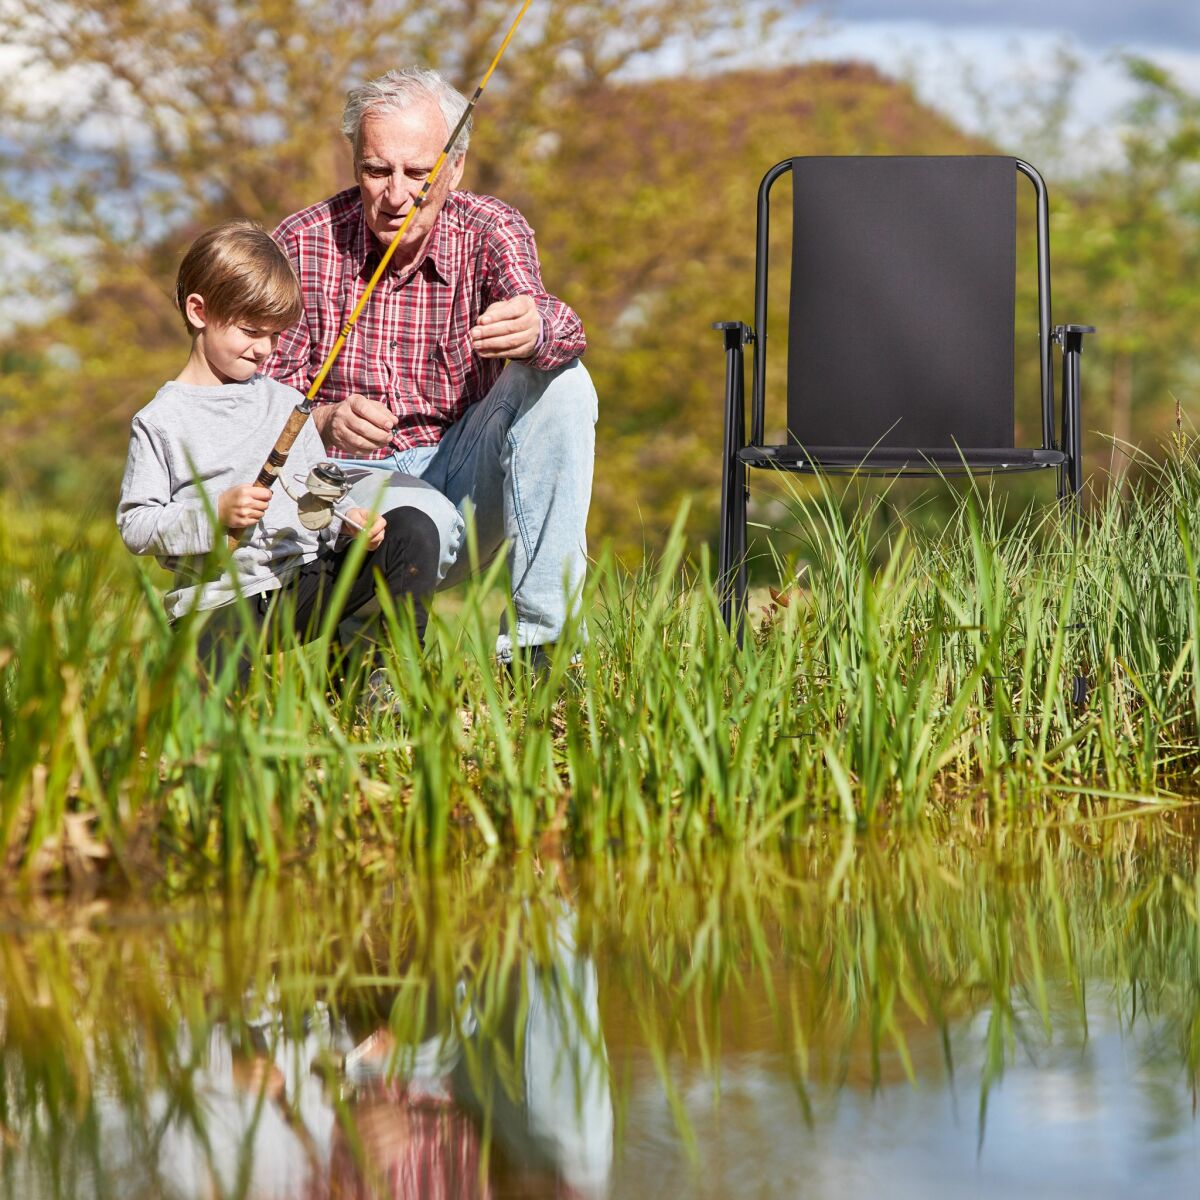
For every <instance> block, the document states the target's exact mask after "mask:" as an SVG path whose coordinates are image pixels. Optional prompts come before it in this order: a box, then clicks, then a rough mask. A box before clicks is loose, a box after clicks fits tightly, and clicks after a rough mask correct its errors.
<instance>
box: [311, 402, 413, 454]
mask: <svg viewBox="0 0 1200 1200" xmlns="http://www.w3.org/2000/svg"><path fill="white" fill-rule="evenodd" d="M313 422H314V423H315V424H316V427H317V432H318V433H319V434H320V435H321V441H323V442H324V443H325V449H326V450H341V451H344V452H345V453H346V454H370V453H371V451H372V450H382V449H383V447H384V446H386V445H387V444H388V442H389V441H390V440H391V436H392V430H393V429H395V427H396V418H395V417H394V416H393V415H392V410H391V409H390V408H388V406H387V405H386V404H380V403H379V401H378V400H368V399H367V398H366V396H360V395H359V394H358V393H357V392H355V393H353V394H352V395H350V396H347V397H346V399H345V400H342V401H339V402H338V403H337V404H324V405H322V406H321V407H319V408H315V409H313Z"/></svg>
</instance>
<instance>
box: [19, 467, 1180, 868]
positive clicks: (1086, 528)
mask: <svg viewBox="0 0 1200 1200" xmlns="http://www.w3.org/2000/svg"><path fill="white" fill-rule="evenodd" d="M1198 504H1200V469H1198V468H1197V466H1196V463H1195V461H1194V460H1193V458H1192V457H1191V456H1190V455H1188V454H1177V455H1175V456H1174V457H1172V458H1171V459H1170V460H1169V461H1168V462H1166V463H1165V464H1164V465H1162V466H1158V467H1151V468H1148V470H1147V473H1146V479H1145V481H1144V482H1143V484H1142V485H1141V486H1140V487H1139V488H1138V489H1137V490H1136V491H1134V492H1133V493H1132V494H1130V495H1128V496H1126V497H1118V496H1111V497H1109V498H1107V499H1106V500H1104V501H1103V502H1101V503H1099V504H1098V505H1097V506H1096V508H1095V509H1094V510H1093V511H1092V512H1091V513H1090V514H1089V515H1088V517H1087V519H1086V520H1085V522H1084V523H1083V527H1082V529H1081V531H1080V532H1079V534H1078V536H1077V537H1076V536H1073V535H1072V532H1071V530H1070V528H1069V526H1068V525H1067V524H1066V523H1064V522H1062V521H1061V520H1060V519H1059V518H1058V515H1057V513H1056V511H1054V510H1053V509H1046V508H1044V507H1042V508H1034V509H1030V510H1028V511H1025V512H1022V513H1018V514H1017V515H1016V516H1015V518H1013V517H1011V516H1010V515H1008V514H1006V513H1005V511H1004V506H1003V503H1002V501H1000V500H998V499H997V498H995V497H994V496H992V495H991V494H990V493H986V492H980V491H979V490H978V489H975V488H968V489H967V490H966V492H965V493H964V494H963V495H962V497H961V499H960V500H959V501H958V502H957V504H956V506H955V507H954V508H953V509H952V511H951V512H950V513H949V516H948V518H947V519H946V521H945V522H944V524H942V525H941V526H940V528H936V529H934V530H933V531H930V530H928V529H923V528H920V527H917V526H916V525H914V524H911V523H909V522H907V521H906V520H905V519H904V518H903V516H899V517H897V516H892V517H891V519H890V520H889V521H888V522H887V523H886V525H884V526H883V529H884V532H883V533H882V534H881V533H880V532H879V530H880V521H879V516H880V512H879V501H878V500H874V501H872V500H869V499H868V500H865V501H862V502H858V503H849V502H847V498H846V497H845V496H839V495H837V494H835V493H834V492H833V491H832V490H831V489H830V488H825V489H824V490H823V491H821V493H820V494H819V495H817V496H816V497H815V498H801V497H798V496H797V497H795V498H794V500H793V502H792V504H791V508H792V509H793V511H792V513H791V514H790V515H791V517H792V519H793V521H794V527H795V529H796V530H797V531H798V532H797V540H796V542H795V550H794V552H793V553H791V554H790V555H788V556H787V557H786V558H783V557H780V558H778V559H777V560H776V561H775V562H774V563H770V562H766V563H765V564H764V563H759V564H757V565H756V569H760V568H763V567H764V566H765V569H766V570H767V573H768V574H769V575H771V576H772V577H773V578H774V581H775V584H776V585H777V589H782V592H783V600H782V601H780V602H768V601H767V600H766V598H765V596H764V597H763V598H762V599H759V598H758V597H757V592H756V598H755V600H754V603H753V604H752V635H751V636H750V637H749V638H748V640H747V644H746V647H745V649H744V650H739V649H738V648H737V646H736V645H735V643H734V642H733V641H732V640H731V639H730V638H729V637H728V636H726V634H725V632H724V629H723V627H722V625H721V622H720V618H719V608H718V604H717V598H716V596H715V595H714V592H713V589H712V586H711V583H710V579H711V576H712V570H711V563H710V562H709V560H708V558H707V556H706V554H705V553H703V552H701V553H700V555H699V556H698V557H697V558H695V559H693V558H689V556H688V552H687V547H686V544H685V540H684V536H683V533H682V530H683V519H684V514H683V513H681V515H680V520H679V521H677V523H676V526H675V528H674V530H673V532H672V534H671V536H670V538H669V540H668V542H667V545H666V548H665V550H664V552H663V554H662V556H661V557H660V558H659V559H658V560H657V561H655V562H654V563H652V564H648V565H646V566H643V567H641V568H640V569H638V570H636V571H629V570H627V569H625V568H624V567H622V566H621V565H619V564H618V563H615V562H614V561H613V560H612V559H611V558H609V557H607V556H603V555H602V557H601V558H600V560H599V561H598V562H597V563H596V564H594V566H593V568H592V570H591V572H590V577H589V582H588V586H587V589H586V592H585V595H584V601H583V606H582V617H581V619H584V620H586V625H587V631H588V638H587V640H586V643H584V644H583V646H582V650H581V653H580V655H579V659H578V661H577V662H576V663H571V662H569V661H568V652H569V651H570V650H573V649H575V648H576V646H578V645H579V644H580V643H581V642H583V638H582V635H581V634H580V633H579V631H578V630H572V631H569V633H568V636H567V637H565V638H564V642H563V650H562V652H561V653H559V654H557V655H556V657H555V659H554V664H553V670H552V674H551V678H550V680H549V681H548V686H542V685H533V684H531V683H530V681H529V680H528V679H527V678H526V677H524V676H522V675H518V676H517V678H516V681H515V683H510V682H509V681H508V680H507V678H506V677H505V675H504V674H503V673H502V672H500V671H499V670H498V669H497V667H496V665H495V664H494V662H493V661H492V658H491V646H492V643H493V640H494V635H495V630H494V611H493V606H492V605H491V604H490V601H489V595H491V594H495V592H496V590H497V589H498V588H500V586H501V585H502V584H503V582H504V581H503V577H502V576H503V570H502V567H501V566H500V565H499V564H493V566H492V567H491V568H490V569H489V571H488V572H486V573H485V574H484V575H483V576H482V578H481V579H479V580H477V581H476V583H475V584H474V585H472V586H470V587H468V588H467V589H466V591H465V593H464V594H463V596H462V597H461V600H460V602H459V603H457V604H456V605H454V606H451V605H449V604H447V603H445V602H438V603H435V607H434V615H433V618H432V620H431V623H430V628H429V633H428V636H427V641H426V646H425V648H424V651H422V650H421V649H420V648H419V647H418V646H417V645H416V642H415V635H414V631H413V626H412V622H411V618H410V617H409V616H408V614H407V612H406V611H405V610H404V609H399V610H395V609H393V608H392V606H390V605H388V604H387V603H386V602H385V605H384V608H385V623H386V630H387V638H386V658H387V664H388V670H389V672H390V676H391V679H392V683H393V685H394V687H395V689H396V692H397V694H398V696H399V698H400V709H401V713H400V715H399V716H398V717H395V718H386V719H380V718H378V717H370V718H364V716H363V715H362V710H361V706H360V703H359V701H360V699H361V696H360V694H359V691H358V686H357V684H356V683H355V681H354V679H353V678H352V679H351V680H350V682H349V683H348V684H342V683H339V682H338V681H337V680H332V681H331V679H330V677H329V675H328V673H327V671H326V668H325V665H324V653H325V649H326V647H325V646H324V645H318V646H316V647H315V648H313V647H310V648H307V649H301V650H297V649H294V648H291V647H290V646H289V645H288V644H287V643H286V642H285V643H283V644H281V645H279V646H276V647H267V648H264V653H263V654H262V655H261V661H260V665H259V666H258V667H257V668H256V669H255V670H254V671H253V673H252V676H251V679H250V682H249V685H248V687H247V689H246V690H245V692H244V694H239V693H238V692H237V690H236V687H235V684H234V680H233V678H232V675H231V673H227V674H226V675H224V676H222V677H221V678H218V679H216V680H215V681H212V682H211V683H210V684H209V685H208V686H205V685H204V684H203V682H202V680H201V678H200V675H199V672H198V671H197V668H196V665H195V652H194V645H195V636H196V630H195V629H194V628H192V627H190V625H189V623H187V622H185V623H184V624H183V626H182V627H181V628H180V629H176V630H172V629H171V628H170V627H169V626H168V624H167V622H166V621H165V619H164V617H163V613H162V610H161V606H160V605H159V603H158V601H157V600H156V598H155V593H156V588H155V584H156V581H157V570H156V568H147V567H146V566H145V564H143V563H140V562H137V561H135V560H132V559H130V558H128V557H127V556H126V555H125V554H124V552H123V550H122V549H121V547H120V546H119V544H118V543H117V542H116V539H115V536H113V535H112V534H111V533H110V532H109V530H108V529H107V527H106V525H104V524H101V523H97V522H92V523H87V522H85V523H84V525H83V526H82V527H81V528H79V527H77V526H76V525H75V524H74V523H72V522H68V521H66V520H65V519H63V518H61V517H52V518H45V519H42V520H41V521H39V520H38V519H37V518H35V517H33V516H32V515H31V514H30V513H28V512H24V511H17V510H15V509H14V508H13V507H12V506H11V505H10V506H9V508H8V509H7V510H6V511H5V512H4V513H3V514H2V515H3V520H2V521H0V673H2V674H0V788H2V794H0V854H3V855H4V861H5V863H6V864H7V867H8V868H9V870H8V873H7V876H8V878H9V879H10V880H11V879H12V878H14V877H16V878H23V879H25V880H26V881H38V880H45V879H48V878H49V879H53V878H58V877H61V878H68V877H70V878H75V879H76V880H78V881H81V882H83V883H87V882H88V881H89V880H94V879H95V878H97V877H103V878H108V877H110V876H111V875H113V874H114V873H115V874H116V875H117V876H119V877H125V878H128V879H131V880H140V879H143V878H145V877H146V876H147V875H149V876H153V877H160V878H162V877H165V879H166V881H167V882H168V883H171V882H177V883H182V882H184V881H186V880H187V879H188V878H191V877H195V876H196V875H202V874H204V873H205V872H208V871H211V870H213V869H222V868H223V869H224V870H225V871H227V872H229V873H233V874H239V873H241V872H242V871H243V870H244V869H246V868H265V869H268V870H278V869H279V868H280V867H281V866H282V865H284V864H285V863H286V862H288V861H290V860H292V859H293V858H295V857H296V856H298V855H304V856H315V861H316V862H318V863H324V864H327V865H328V864H333V863H336V862H338V861H342V860H344V859H346V858H347V857H349V858H352V859H354V860H355V861H358V862H360V863H362V864H363V865H369V864H370V863H371V862H372V861H388V860H393V859H395V858H396V857H397V856H404V857H405V858H413V857H416V858H421V859H426V858H428V859H430V860H431V861H435V862H436V861H443V860H444V859H445V858H446V856H447V854H448V853H450V852H451V850H455V852H458V851H460V850H462V849H463V848H467V849H470V848H472V847H473V848H475V849H478V850H481V851H483V852H491V851H495V850H496V849H497V848H500V847H509V848H513V847H516V848H521V847H532V846H535V845H536V844H538V842H539V840H541V839H544V838H547V837H549V838H552V839H555V840H558V841H565V842H566V843H567V844H568V845H570V846H571V847H573V848H574V849H575V850H576V851H577V852H580V853H590V854H595V853H599V852H600V851H602V850H603V849H604V848H606V847H608V846H609V845H611V844H612V843H613V842H614V841H616V842H619V843H622V844H625V845H627V846H635V845H666V844H668V843H679V842H683V843H689V844H690V843H693V842H701V841H705V840H707V839H711V838H720V839H722V840H729V841H734V842H744V843H747V844H761V843H763V842H764V841H766V840H768V839H775V838H778V837H781V836H795V835H796V834H797V833H799V832H800V831H801V830H803V829H804V828H805V827H806V825H807V824H808V823H810V822H811V821H813V820H823V819H827V818H831V819H840V820H843V821H845V822H848V823H851V824H854V825H871V824H873V823H877V822H882V821H894V820H905V821H910V820H914V819H917V818H919V817H922V816H925V815H928V814H930V813H933V812H939V811H944V810H948V809H953V808H954V807H956V806H963V805H975V804H979V803H984V804H986V805H988V806H990V807H991V808H993V809H997V810H1003V811H1013V812H1017V811H1021V810H1025V809H1029V808H1031V807H1039V808H1040V807H1042V806H1045V805H1050V806H1054V807H1059V806H1064V805H1065V806H1068V807H1071V806H1078V805H1080V804H1086V803H1088V802H1089V801H1088V799H1087V798H1088V797H1093V798H1100V799H1106V798H1117V799H1121V798H1123V799H1125V800H1133V801H1137V802H1141V803H1145V802H1156V803H1162V802H1171V801H1172V800H1173V799H1174V798H1175V797H1177V796H1179V795H1189V794H1190V793H1191V791H1192V790H1193V788H1194V780H1195V776H1196V772H1197V769H1198V768H1200V749H1198V743H1197V731H1198V729H1200V520H1198V518H1197V513H1198V512H1200V507H1198ZM49 547H52V548H53V550H52V551H51V550H50V549H48V548H49ZM797 575H798V582H797ZM327 632H328V631H327ZM1076 675H1082V676H1085V677H1086V678H1087V680H1088V682H1089V685H1090V695H1089V699H1088V701H1087V703H1086V705H1085V706H1084V705H1079V704H1077V703H1075V702H1074V701H1073V698H1072V680H1073V678H1074V677H1075V676H1076Z"/></svg>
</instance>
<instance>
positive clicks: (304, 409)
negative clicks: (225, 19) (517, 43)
mask: <svg viewBox="0 0 1200 1200" xmlns="http://www.w3.org/2000/svg"><path fill="white" fill-rule="evenodd" d="M532 3H533V0H525V2H524V3H523V4H522V5H521V11H520V12H518V13H517V15H516V17H515V19H514V20H513V23H512V24H511V25H510V26H509V28H508V32H507V33H506V34H505V35H504V40H503V41H502V42H501V43H500V48H499V49H498V50H497V51H496V55H495V57H494V58H493V59H492V63H491V66H489V67H488V69H487V71H485V72H484V76H483V78H482V79H481V80H480V81H479V86H478V87H477V88H476V89H475V91H474V93H473V94H472V96H471V99H470V100H469V101H467V107H466V108H464V109H463V111H462V116H461V117H459V118H458V124H457V125H455V126H454V128H453V129H452V130H451V131H450V136H449V137H448V138H447V139H446V144H445V145H444V146H443V147H442V152H441V154H439V155H438V157H437V162H435V163H434V164H433V170H432V171H430V172H429V174H428V176H426V178H425V182H424V184H423V185H422V187H421V190H420V191H419V192H418V193H417V198H416V199H415V200H414V201H413V204H412V208H410V209H409V210H408V215H407V216H406V217H405V218H404V220H403V221H402V222H401V224H400V228H399V229H398V230H396V236H395V237H393V238H392V240H391V241H390V242H389V243H388V246H387V249H386V250H385V251H384V252H383V257H382V258H381V259H380V260H379V266H377V267H376V268H375V273H374V274H373V275H372V276H371V278H370V279H369V280H368V281H367V286H366V287H365V288H364V289H363V294H362V295H361V296H360V297H359V300H358V303H357V304H356V305H355V306H354V308H353V309H352V310H351V313H350V316H349V317H348V318H347V319H346V323H345V325H343V326H342V328H341V332H340V333H339V334H338V335H337V339H336V340H335V341H334V343H333V346H332V348H331V349H330V351H329V354H328V355H327V356H326V358H325V361H324V362H323V363H322V364H321V369H320V370H319V371H318V372H317V373H316V375H315V376H314V377H313V381H312V383H311V384H310V385H309V388H308V392H307V393H306V394H305V396H304V399H303V400H302V401H301V402H300V403H299V404H297V405H296V407H295V408H294V409H293V410H292V413H291V416H289V417H288V419H287V423H286V424H285V425H284V427H283V430H282V432H281V433H280V435H279V437H278V438H277V439H276V442H275V446H274V449H272V451H271V453H270V454H268V455H267V461H266V462H265V463H263V466H262V470H261V471H259V473H258V477H257V478H256V479H255V481H254V482H255V484H256V485H257V486H258V487H265V488H271V487H273V486H274V484H275V480H276V479H277V478H278V477H279V472H280V471H281V470H283V464H284V463H285V462H286V461H287V456H288V454H289V453H290V452H291V449H292V446H293V445H294V444H295V441H296V439H297V438H298V437H299V436H300V430H301V429H303V428H304V423H305V421H307V420H308V417H309V414H310V413H311V412H312V405H313V400H315V399H316V396H317V393H318V392H319V391H320V390H321V384H323V383H324V382H325V379H326V377H327V376H328V375H329V372H330V371H331V370H332V369H333V364H334V363H335V362H337V359H338V355H339V354H341V352H342V347H343V346H345V344H346V339H347V338H348V337H349V336H350V334H351V333H352V332H353V330H354V326H355V325H356V324H358V318H359V317H361V316H362V313H363V309H365V308H366V307H367V301H368V300H370V298H371V293H372V292H373V291H374V290H375V285H376V284H377V283H378V282H379V281H380V279H382V278H383V273H384V272H385V271H386V270H387V268H388V263H389V262H391V260H392V254H393V253H394V252H395V250H396V247H397V246H399V245H400V242H401V240H402V239H403V237H404V232H405V230H406V229H408V227H409V225H410V224H411V223H412V220H413V218H414V217H415V216H416V215H417V212H418V210H419V209H420V208H421V206H422V205H423V204H424V203H425V201H426V199H427V198H428V196H429V190H430V188H432V187H433V185H434V182H435V181H436V180H437V177H438V175H439V174H440V172H441V169H442V167H443V166H444V165H445V162H446V160H447V159H448V158H449V157H450V153H451V151H452V150H453V149H454V143H455V142H456V141H457V140H458V135H459V134H460V133H462V131H463V129H464V127H465V126H466V124H467V122H468V121H469V120H470V119H471V113H472V112H473V111H474V110H475V105H476V104H478V103H479V97H480V96H482V95H483V89H484V88H485V87H487V84H488V80H489V79H491V77H492V73H493V72H494V71H495V69H496V67H497V65H498V64H499V62H500V59H501V58H503V57H504V52H505V50H507V49H508V43H509V42H511V41H512V40H513V35H514V34H515V33H516V32H517V29H518V27H519V26H520V24H521V21H522V20H523V19H524V17H525V13H526V12H527V11H528V10H529V6H530V5H531V4H532ZM242 536H243V535H242V534H240V533H239V534H233V533H231V534H230V535H229V548H230V549H231V550H233V549H236V547H237V546H238V545H239V544H240V542H241V539H242Z"/></svg>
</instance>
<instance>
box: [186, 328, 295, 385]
mask: <svg viewBox="0 0 1200 1200" xmlns="http://www.w3.org/2000/svg"><path fill="white" fill-rule="evenodd" d="M196 339H197V341H200V340H201V339H203V344H202V347H201V348H202V350H203V353H204V357H205V358H206V359H208V365H209V366H210V367H211V368H212V372H213V374H214V375H216V376H217V377H218V378H219V379H220V380H221V382H222V383H244V382H245V381H246V380H247V379H249V378H250V377H251V376H252V375H254V374H255V373H256V372H258V371H259V370H261V369H262V365H263V363H264V362H266V361H267V359H268V358H269V357H270V354H271V351H272V350H274V349H275V343H276V342H278V341H279V330H278V329H259V328H257V327H255V326H254V325H253V324H250V325H241V324H238V323H237V322H236V321H235V322H233V323H232V324H229V325H217V324H213V323H210V324H208V325H206V326H205V327H204V328H203V329H202V330H201V331H200V332H199V333H198V334H197V335H196Z"/></svg>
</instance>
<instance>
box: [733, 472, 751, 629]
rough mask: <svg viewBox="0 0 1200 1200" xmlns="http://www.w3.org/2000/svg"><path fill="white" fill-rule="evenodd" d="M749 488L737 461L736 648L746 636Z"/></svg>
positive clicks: (734, 528)
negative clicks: (747, 511) (747, 508)
mask: <svg viewBox="0 0 1200 1200" xmlns="http://www.w3.org/2000/svg"><path fill="white" fill-rule="evenodd" d="M749 495H750V492H749V489H748V488H747V486H746V468H745V467H744V466H743V465H742V464H741V463H740V462H739V463H737V464H736V465H735V467H734V472H733V506H732V507H733V511H732V514H731V519H732V523H733V530H732V533H733V545H734V552H735V558H734V566H735V573H734V580H733V628H734V630H735V632H736V634H737V644H738V648H739V649H741V647H742V645H743V643H744V641H745V636H746V593H747V590H748V585H747V579H746V507H747V501H748V499H749Z"/></svg>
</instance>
